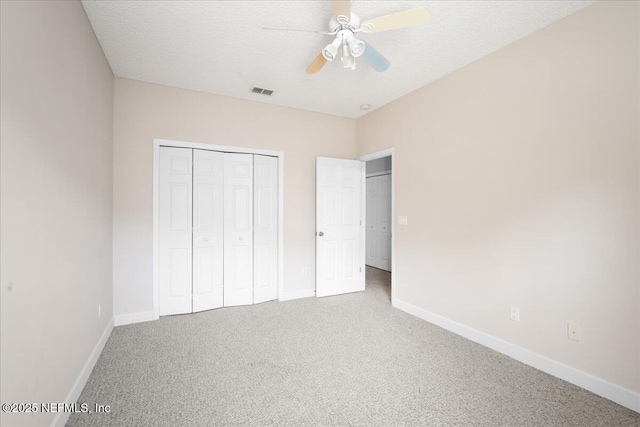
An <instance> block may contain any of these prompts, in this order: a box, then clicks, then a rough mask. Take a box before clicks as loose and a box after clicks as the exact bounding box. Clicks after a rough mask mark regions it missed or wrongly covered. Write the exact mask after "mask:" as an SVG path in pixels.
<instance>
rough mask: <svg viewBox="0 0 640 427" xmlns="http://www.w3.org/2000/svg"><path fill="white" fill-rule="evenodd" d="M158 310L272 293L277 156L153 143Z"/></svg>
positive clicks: (184, 309)
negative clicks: (156, 147) (156, 146)
mask: <svg viewBox="0 0 640 427" xmlns="http://www.w3.org/2000/svg"><path fill="white" fill-rule="evenodd" d="M157 250H158V303H159V314H160V315H161V316H164V315H171V314H183V313H192V312H198V311H203V310H210V309H213V308H219V307H228V306H237V305H249V304H256V303H260V302H264V301H269V300H274V299H276V298H277V297H278V284H277V283H278V158H277V157H271V156H264V155H258V154H240V153H224V152H219V151H210V150H201V149H191V148H177V147H164V146H163V147H160V151H159V167H158V249H157Z"/></svg>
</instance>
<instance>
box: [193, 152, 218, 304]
mask: <svg viewBox="0 0 640 427" xmlns="http://www.w3.org/2000/svg"><path fill="white" fill-rule="evenodd" d="M223 183H224V154H223V153H220V152H217V151H207V150H193V311H194V312H196V311H202V310H210V309H212V308H218V307H222V306H223V305H224V301H223V283H224V277H223V254H224V251H223V244H224V240H223V237H224V230H223V221H222V219H223V214H224V210H223V194H224V191H223Z"/></svg>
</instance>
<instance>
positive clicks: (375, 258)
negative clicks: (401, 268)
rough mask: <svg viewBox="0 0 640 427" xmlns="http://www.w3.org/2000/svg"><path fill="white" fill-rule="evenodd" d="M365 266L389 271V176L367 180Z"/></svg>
mask: <svg viewBox="0 0 640 427" xmlns="http://www.w3.org/2000/svg"><path fill="white" fill-rule="evenodd" d="M366 240H367V265H370V266H372V267H376V268H379V269H381V270H386V271H391V175H381V176H376V177H371V178H367V235H366Z"/></svg>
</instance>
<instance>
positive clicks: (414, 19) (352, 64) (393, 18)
mask: <svg viewBox="0 0 640 427" xmlns="http://www.w3.org/2000/svg"><path fill="white" fill-rule="evenodd" d="M331 8H332V12H333V17H332V18H331V20H330V21H329V31H313V30H293V29H283V28H267V27H263V28H264V29H265V30H285V31H306V32H313V33H318V34H326V35H330V36H335V38H334V40H333V41H332V42H331V43H329V44H328V45H327V46H326V47H325V48H324V49H322V52H320V54H319V55H318V56H317V57H316V59H314V61H313V62H312V63H311V65H309V67H307V74H314V73H317V72H318V71H320V70H321V69H322V67H324V65H325V64H326V63H327V62H332V61H333V60H334V59H336V58H337V57H338V55H339V54H340V53H341V54H342V58H341V59H342V66H343V67H344V68H351V69H352V70H354V69H355V68H356V61H355V58H358V57H360V56H362V57H363V58H364V60H365V61H367V62H368V63H369V65H371V67H373V69H374V70H376V71H378V72H383V71H386V70H387V69H388V68H389V66H390V65H391V64H390V62H389V60H387V58H385V57H384V56H382V54H380V52H378V51H377V50H375V49H374V48H373V47H372V46H371V45H370V44H369V43H365V42H364V41H362V40H360V39H357V38H356V37H355V35H356V34H357V33H359V32H363V33H380V32H382V31H388V30H397V29H400V28H406V27H411V26H414V25H419V24H423V23H425V22H427V21H428V20H429V16H430V15H429V11H428V10H427V9H425V8H423V7H418V8H416V9H409V10H405V11H404V12H397V13H392V14H391V15H385V16H381V17H379V18H374V19H369V20H368V21H364V22H362V23H361V22H360V18H359V17H358V15H356V14H355V13H353V12H351V1H350V0H331Z"/></svg>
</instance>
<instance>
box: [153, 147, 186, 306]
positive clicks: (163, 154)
mask: <svg viewBox="0 0 640 427" xmlns="http://www.w3.org/2000/svg"><path fill="white" fill-rule="evenodd" d="M192 156H193V150H185V149H183V148H170V147H162V148H161V149H160V176H159V181H160V182H159V184H160V189H159V194H158V197H159V199H158V220H159V221H158V228H159V229H158V233H159V234H158V237H159V248H158V250H159V253H158V263H159V270H158V273H159V281H158V286H159V297H158V299H159V304H160V307H159V313H160V315H161V316H162V315H169V314H180V313H191V311H192V306H191V300H192V296H191V292H192V286H191V254H192V242H191V229H192V222H191V221H192V210H191V209H192V206H193V205H192V201H191V197H192V183H193V180H192V174H191V173H192V172H191V167H192Z"/></svg>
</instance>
